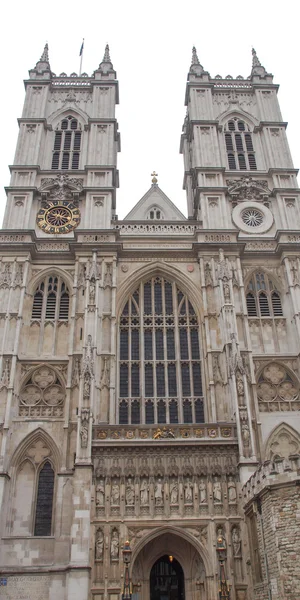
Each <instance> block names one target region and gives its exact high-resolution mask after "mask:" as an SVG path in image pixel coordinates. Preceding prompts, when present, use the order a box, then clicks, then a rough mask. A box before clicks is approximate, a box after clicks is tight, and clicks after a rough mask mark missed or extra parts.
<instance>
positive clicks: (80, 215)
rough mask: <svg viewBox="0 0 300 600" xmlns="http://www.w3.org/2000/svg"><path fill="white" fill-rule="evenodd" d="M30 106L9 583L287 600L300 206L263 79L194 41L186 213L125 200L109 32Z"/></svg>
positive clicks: (3, 309) (258, 70) (6, 445)
mask: <svg viewBox="0 0 300 600" xmlns="http://www.w3.org/2000/svg"><path fill="white" fill-rule="evenodd" d="M25 89H26V96H25V103H24V109H23V114H22V117H21V118H20V119H19V125H20V133H19V137H18V142H17V149H16V155H15V160H14V164H13V165H12V166H11V182H10V185H9V187H7V189H6V190H7V205H6V211H5V217H4V223H3V230H2V231H1V233H0V260H1V264H0V330H1V365H0V442H1V457H0V505H1V511H0V515H1V516H0V520H1V530H0V535H1V544H0V597H1V599H2V598H3V599H7V600H11V599H14V600H29V599H30V600H31V599H33V600H41V599H43V600H75V599H76V600H77V599H78V600H117V599H119V598H120V595H121V593H122V591H123V586H124V565H123V557H122V548H123V545H124V543H125V541H126V540H128V541H129V542H130V546H131V550H132V557H131V563H130V570H129V575H130V585H131V590H132V593H133V594H134V597H135V598H136V599H137V600H198V599H201V600H214V599H216V598H229V596H230V598H231V599H232V600H246V599H248V600H250V599H252V598H254V599H255V600H270V599H272V600H279V599H281V600H282V599H289V600H295V599H296V598H298V597H299V591H300V589H299V579H300V578H299V553H300V536H299V514H300V495H299V489H300V488H299V479H300V478H299V469H300V462H299V455H300V435H299V431H300V413H299V409H300V398H299V381H300V363H299V347H300V344H299V341H300V271H299V244H300V235H299V228H300V212H299V208H300V204H299V189H298V186H297V181H296V175H297V171H296V170H295V169H294V167H293V163H292V159H291V156H290V151H289V146H288V142H287V138H286V132H285V129H286V123H285V122H283V120H282V116H281V113H280V109H279V105H278V100H277V91H278V86H277V85H275V84H274V83H273V77H272V75H270V74H269V73H267V71H266V69H265V68H264V67H263V66H262V65H261V63H260V61H259V59H258V57H257V55H256V53H255V51H254V50H253V64H252V70H251V74H250V76H249V77H248V78H246V79H245V78H243V77H242V76H237V77H235V78H233V77H231V76H229V75H228V76H227V77H226V78H222V77H221V76H219V75H217V76H216V77H215V78H212V77H211V76H210V74H209V73H208V72H207V71H205V70H204V68H203V67H202V65H201V64H200V62H199V60H198V57H197V53H196V50H195V49H193V55H192V64H191V67H190V70H189V74H188V81H187V85H186V106H187V113H186V117H185V120H184V124H183V130H182V136H181V152H182V154H183V159H184V188H185V190H186V194H187V214H188V217H187V218H186V217H184V215H183V214H182V213H181V212H180V211H179V210H178V209H177V208H176V206H175V205H174V204H173V202H172V201H171V200H170V199H169V198H168V197H167V196H166V195H165V194H164V193H163V191H162V190H161V189H160V187H159V186H158V180H157V175H156V174H155V173H153V174H152V183H151V187H150V189H149V190H148V191H147V192H146V193H145V195H144V197H143V198H142V199H141V200H140V201H139V202H138V203H137V204H136V206H135V207H134V208H133V209H132V210H131V212H130V213H129V214H128V215H127V217H126V218H125V219H124V220H122V221H119V220H118V217H117V215H116V190H117V188H118V170H117V153H118V151H119V147H120V137H119V132H118V123H117V121H116V117H115V107H116V104H117V103H118V82H117V79H116V72H115V71H114V68H113V65H112V62H111V58H110V55H109V49H108V47H106V49H105V54H104V58H103V61H102V62H101V63H100V65H99V67H98V69H97V70H96V71H95V72H94V73H93V75H92V76H89V75H87V74H86V73H82V74H81V75H77V74H75V73H72V74H71V75H70V76H67V75H66V74H65V73H61V74H60V75H59V76H57V75H55V74H54V73H53V72H52V71H51V68H50V64H49V57H48V47H47V46H46V47H45V49H44V52H43V54H42V56H41V58H40V60H39V61H38V62H37V64H36V66H35V68H34V69H32V70H31V71H30V72H29V79H28V80H26V81H25Z"/></svg>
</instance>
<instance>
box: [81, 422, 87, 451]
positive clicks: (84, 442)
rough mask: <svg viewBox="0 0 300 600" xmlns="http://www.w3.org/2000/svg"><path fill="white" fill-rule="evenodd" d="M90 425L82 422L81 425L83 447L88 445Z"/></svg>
mask: <svg viewBox="0 0 300 600" xmlns="http://www.w3.org/2000/svg"><path fill="white" fill-rule="evenodd" d="M88 435H89V434H88V427H87V425H84V424H82V425H81V427H80V439H81V448H87V445H88Z"/></svg>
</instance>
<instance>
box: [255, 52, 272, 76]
mask: <svg viewBox="0 0 300 600" xmlns="http://www.w3.org/2000/svg"><path fill="white" fill-rule="evenodd" d="M254 75H256V76H259V77H266V76H267V75H269V73H267V71H266V69H265V67H264V66H263V65H262V64H261V62H260V60H259V58H258V56H257V54H256V50H255V49H254V48H252V70H251V77H253V76H254Z"/></svg>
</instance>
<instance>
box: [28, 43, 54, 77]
mask: <svg viewBox="0 0 300 600" xmlns="http://www.w3.org/2000/svg"><path fill="white" fill-rule="evenodd" d="M37 73H38V76H39V77H40V78H42V79H44V78H46V79H49V76H50V77H51V69H50V63H49V47H48V42H46V44H45V46H44V50H43V52H42V55H41V58H40V59H39V60H38V61H37V63H36V65H35V67H34V69H31V70H30V71H29V75H30V78H33V79H34V78H35V77H36V76H37Z"/></svg>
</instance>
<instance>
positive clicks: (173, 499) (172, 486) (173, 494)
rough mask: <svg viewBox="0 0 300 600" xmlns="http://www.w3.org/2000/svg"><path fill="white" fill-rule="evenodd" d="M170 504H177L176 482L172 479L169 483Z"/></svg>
mask: <svg viewBox="0 0 300 600" xmlns="http://www.w3.org/2000/svg"><path fill="white" fill-rule="evenodd" d="M170 502H171V504H177V503H178V481H177V479H172V481H171V483H170Z"/></svg>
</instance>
